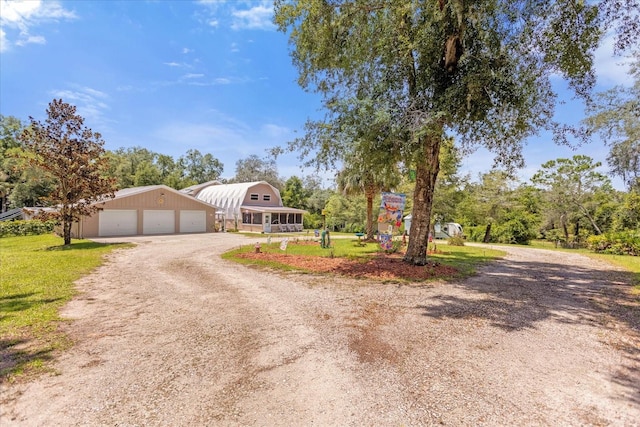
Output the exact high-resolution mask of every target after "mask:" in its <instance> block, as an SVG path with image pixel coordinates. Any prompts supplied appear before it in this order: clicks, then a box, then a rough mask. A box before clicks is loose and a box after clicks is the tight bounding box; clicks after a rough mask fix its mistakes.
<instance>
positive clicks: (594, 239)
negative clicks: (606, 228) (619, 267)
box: [587, 231, 640, 256]
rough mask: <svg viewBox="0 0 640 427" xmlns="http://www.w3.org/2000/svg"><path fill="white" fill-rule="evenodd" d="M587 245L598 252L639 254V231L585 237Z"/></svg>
mask: <svg viewBox="0 0 640 427" xmlns="http://www.w3.org/2000/svg"><path fill="white" fill-rule="evenodd" d="M587 247H588V248H589V249H590V250H592V251H594V252H598V253H605V254H613V255H631V256H640V233H639V232H637V231H619V232H615V233H605V234H601V235H599V236H590V237H589V238H587Z"/></svg>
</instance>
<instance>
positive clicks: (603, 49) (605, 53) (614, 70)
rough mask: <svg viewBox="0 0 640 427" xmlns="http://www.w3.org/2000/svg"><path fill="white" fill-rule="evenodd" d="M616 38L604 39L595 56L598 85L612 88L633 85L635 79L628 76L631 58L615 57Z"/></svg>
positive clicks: (610, 36) (608, 37)
mask: <svg viewBox="0 0 640 427" xmlns="http://www.w3.org/2000/svg"><path fill="white" fill-rule="evenodd" d="M613 44H614V38H613V36H612V35H609V36H607V37H605V38H604V40H603V41H602V44H601V45H600V47H599V48H598V49H597V50H596V52H595V55H594V67H595V70H596V75H597V77H598V83H600V84H603V85H606V86H612V85H625V86H630V85H632V84H633V79H632V78H631V76H630V75H629V74H628V71H629V67H630V65H631V58H624V57H620V56H613Z"/></svg>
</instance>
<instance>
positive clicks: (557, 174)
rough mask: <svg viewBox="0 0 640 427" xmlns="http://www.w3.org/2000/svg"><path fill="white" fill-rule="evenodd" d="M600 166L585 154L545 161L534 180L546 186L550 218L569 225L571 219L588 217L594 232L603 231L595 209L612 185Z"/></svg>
mask: <svg viewBox="0 0 640 427" xmlns="http://www.w3.org/2000/svg"><path fill="white" fill-rule="evenodd" d="M600 166H601V164H600V163H599V162H594V161H593V159H592V158H591V157H589V156H585V155H575V156H573V157H572V158H571V159H564V158H560V159H556V160H550V161H548V162H546V163H544V164H543V165H542V167H541V169H540V170H539V171H538V172H537V173H536V174H535V175H534V176H533V178H531V181H532V182H533V183H534V184H536V185H537V186H538V188H540V189H542V190H545V191H544V196H545V201H546V204H545V213H546V215H547V217H548V218H550V220H551V222H553V223H560V224H562V226H563V227H564V228H568V227H569V222H570V221H571V222H574V225H575V224H577V223H578V222H579V221H580V219H581V218H585V219H586V220H588V221H589V224H590V226H591V227H592V229H593V232H595V233H597V234H600V233H601V232H602V229H601V224H598V223H597V222H596V218H597V216H596V211H597V209H598V207H599V206H601V205H602V204H603V203H605V202H607V201H608V199H609V198H610V195H611V194H612V193H613V188H612V187H611V182H610V180H609V179H608V178H607V177H606V176H605V175H603V174H602V173H600V172H598V170H597V169H598V168H599V167H600ZM566 239H568V235H566V234H565V240H566Z"/></svg>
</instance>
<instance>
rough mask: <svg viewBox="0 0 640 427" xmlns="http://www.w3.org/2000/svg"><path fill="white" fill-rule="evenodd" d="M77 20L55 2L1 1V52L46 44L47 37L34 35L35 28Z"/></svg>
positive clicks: (30, 0) (36, 0)
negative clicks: (50, 23)
mask: <svg viewBox="0 0 640 427" xmlns="http://www.w3.org/2000/svg"><path fill="white" fill-rule="evenodd" d="M77 18H78V16H77V15H76V14H75V12H73V11H70V10H67V9H64V8H63V7H62V6H61V5H60V3H59V2H57V1H53V0H51V1H46V2H45V1H41V0H23V1H16V0H0V27H1V28H0V52H5V51H7V50H9V49H10V48H11V46H13V45H15V46H25V45H27V44H33V43H35V44H45V43H46V38H45V36H43V35H39V34H32V30H33V29H34V28H35V27H38V26H39V25H42V24H44V23H48V22H59V21H61V20H73V19H77ZM6 30H9V31H10V33H8V32H7V31H6Z"/></svg>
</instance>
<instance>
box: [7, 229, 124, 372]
mask: <svg viewBox="0 0 640 427" xmlns="http://www.w3.org/2000/svg"><path fill="white" fill-rule="evenodd" d="M123 246H124V245H105V244H100V243H95V242H91V241H86V240H74V241H73V242H72V244H71V245H70V246H63V245H62V239H61V238H60V237H56V236H53V235H40V236H26V237H4V238H0V381H6V380H11V379H15V378H17V377H20V376H27V375H31V374H37V373H39V372H43V371H45V370H47V369H48V368H47V363H46V362H47V360H49V359H50V358H51V356H52V352H53V351H55V350H58V349H62V348H65V347H67V346H68V345H69V342H68V340H67V339H66V337H65V336H64V335H63V334H62V333H60V332H59V331H58V323H59V322H60V321H62V319H61V318H60V315H59V310H60V307H61V306H62V305H64V304H65V303H66V302H67V301H69V300H70V299H71V297H72V296H73V295H74V293H75V290H74V285H73V282H74V281H75V280H77V279H79V278H80V277H81V276H83V275H85V274H87V273H89V272H90V271H91V270H92V269H94V268H96V267H97V266H98V265H100V264H101V262H102V259H103V256H104V255H105V254H106V253H108V252H110V251H112V250H113V249H114V248H116V247H123Z"/></svg>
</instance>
